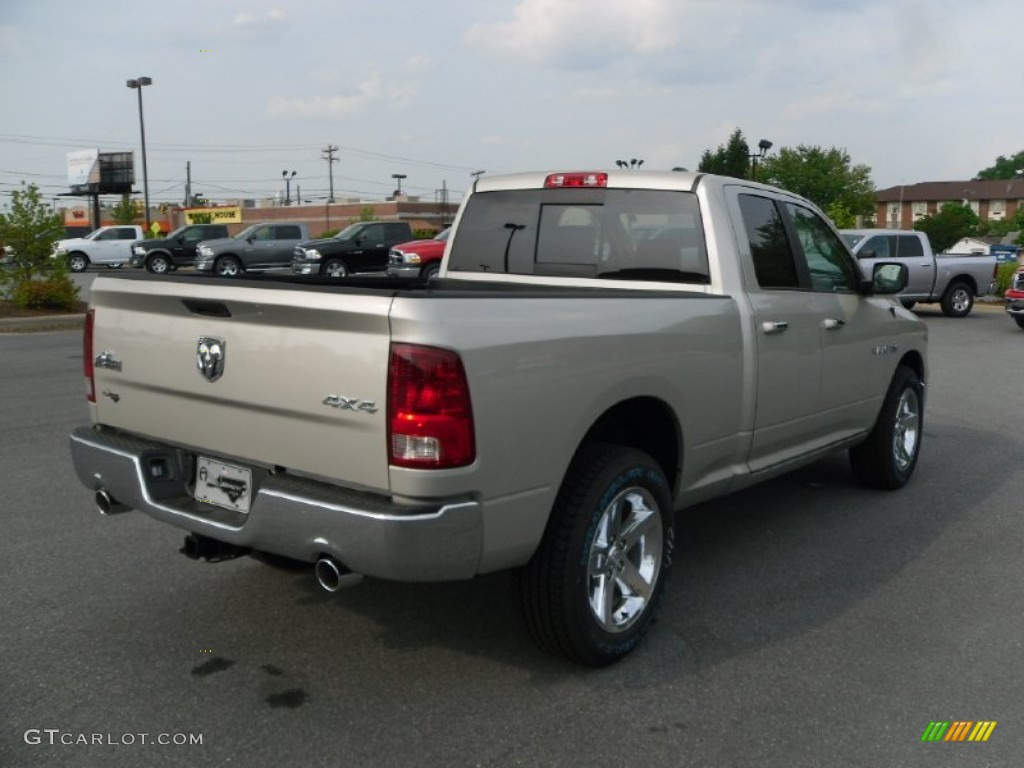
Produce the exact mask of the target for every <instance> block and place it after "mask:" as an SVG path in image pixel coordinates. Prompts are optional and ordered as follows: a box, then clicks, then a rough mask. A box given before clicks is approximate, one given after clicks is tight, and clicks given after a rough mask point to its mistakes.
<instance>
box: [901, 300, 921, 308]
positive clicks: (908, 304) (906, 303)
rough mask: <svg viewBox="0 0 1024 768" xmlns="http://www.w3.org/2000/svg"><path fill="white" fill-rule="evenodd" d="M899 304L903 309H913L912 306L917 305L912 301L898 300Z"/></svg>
mask: <svg viewBox="0 0 1024 768" xmlns="http://www.w3.org/2000/svg"><path fill="white" fill-rule="evenodd" d="M900 304H902V305H903V308H904V309H913V308H914V305H915V304H917V302H916V301H914V300H913V299H900Z"/></svg>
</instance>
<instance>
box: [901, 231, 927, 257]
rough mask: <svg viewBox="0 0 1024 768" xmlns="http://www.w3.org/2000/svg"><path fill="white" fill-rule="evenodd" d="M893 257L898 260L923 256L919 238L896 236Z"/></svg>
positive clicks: (914, 236)
mask: <svg viewBox="0 0 1024 768" xmlns="http://www.w3.org/2000/svg"><path fill="white" fill-rule="evenodd" d="M893 256H895V257H896V258H900V259H916V258H920V257H922V256H924V247H923V246H922V245H921V238H919V237H917V236H916V235H897V236H896V253H894V254H893Z"/></svg>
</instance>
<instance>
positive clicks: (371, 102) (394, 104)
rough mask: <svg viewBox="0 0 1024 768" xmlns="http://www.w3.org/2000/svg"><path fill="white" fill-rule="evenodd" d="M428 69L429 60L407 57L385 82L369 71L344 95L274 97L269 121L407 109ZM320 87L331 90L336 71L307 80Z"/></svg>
mask: <svg viewBox="0 0 1024 768" xmlns="http://www.w3.org/2000/svg"><path fill="white" fill-rule="evenodd" d="M430 66H431V58H430V57H429V56H410V57H409V58H407V59H406V60H405V61H403V62H401V63H399V65H398V67H397V72H396V73H395V74H394V75H393V76H392V77H390V78H389V79H387V80H386V79H385V78H384V77H383V76H382V75H381V74H380V73H379V72H377V71H373V72H371V73H370V74H369V75H367V76H366V77H365V78H364V79H363V80H362V82H360V83H359V84H358V85H356V86H355V88H354V89H352V90H351V91H350V92H348V93H327V94H318V95H314V96H307V97H303V96H296V97H287V96H274V97H272V98H271V99H270V100H269V101H268V102H267V108H266V111H267V114H268V115H270V116H272V117H293V118H302V119H318V118H320V119H323V118H346V117H352V116H354V115H359V114H364V113H366V112H368V111H369V110H370V108H371V107H375V106H378V105H383V106H386V107H387V108H388V109H389V110H391V111H401V110H403V109H406V108H408V107H409V106H410V105H411V104H412V103H413V102H414V101H415V99H416V97H417V96H419V94H420V93H421V92H422V90H423V85H422V83H423V77H424V75H425V73H426V71H427V70H428V69H429V68H430ZM311 77H312V78H313V80H314V82H316V83H317V84H318V85H320V86H321V87H328V88H332V87H333V86H334V84H336V83H337V82H338V81H339V80H341V78H342V75H341V74H340V73H339V72H337V71H336V70H319V71H317V72H314V73H313V75H312V76H311Z"/></svg>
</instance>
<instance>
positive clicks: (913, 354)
mask: <svg viewBox="0 0 1024 768" xmlns="http://www.w3.org/2000/svg"><path fill="white" fill-rule="evenodd" d="M900 365H905V366H906V367H907V368H910V369H911V370H912V371H913V372H914V373H916V374H917V378H918V379H920V380H921V381H922V382H924V380H925V369H924V358H923V357H922V356H921V353H920V352H918V351H917V350H916V349H915V350H911V351H910V352H907V353H906V354H904V355H903V357H901V358H900Z"/></svg>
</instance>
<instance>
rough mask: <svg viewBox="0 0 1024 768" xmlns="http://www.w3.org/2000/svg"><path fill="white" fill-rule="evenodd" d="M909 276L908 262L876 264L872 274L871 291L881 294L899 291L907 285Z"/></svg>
mask: <svg viewBox="0 0 1024 768" xmlns="http://www.w3.org/2000/svg"><path fill="white" fill-rule="evenodd" d="M909 276H910V271H909V270H908V269H907V265H906V264H892V263H882V264H875V268H874V270H873V271H872V274H871V292H872V293H874V294H877V295H880V296H884V295H891V294H894V293H899V292H900V291H902V290H903V289H904V288H906V287H907V280H908V279H909Z"/></svg>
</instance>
